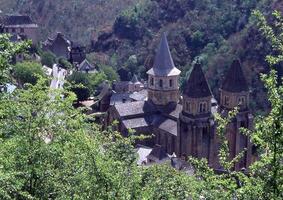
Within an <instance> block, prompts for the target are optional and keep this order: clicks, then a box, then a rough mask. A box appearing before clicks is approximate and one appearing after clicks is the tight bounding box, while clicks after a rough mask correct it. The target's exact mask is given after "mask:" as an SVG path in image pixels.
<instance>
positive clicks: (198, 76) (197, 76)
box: [184, 64, 212, 98]
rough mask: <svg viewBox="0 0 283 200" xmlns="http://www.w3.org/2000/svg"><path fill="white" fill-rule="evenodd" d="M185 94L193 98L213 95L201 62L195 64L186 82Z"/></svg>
mask: <svg viewBox="0 0 283 200" xmlns="http://www.w3.org/2000/svg"><path fill="white" fill-rule="evenodd" d="M184 94H185V95H187V96H188V97H191V98H203V97H209V96H212V93H211V91H210V88H209V86H208V83H207V80H206V78H205V75H204V73H203V71H202V69H201V65H200V64H195V65H194V67H193V69H192V71H191V73H190V76H189V79H188V81H187V83H186V86H185V90H184Z"/></svg>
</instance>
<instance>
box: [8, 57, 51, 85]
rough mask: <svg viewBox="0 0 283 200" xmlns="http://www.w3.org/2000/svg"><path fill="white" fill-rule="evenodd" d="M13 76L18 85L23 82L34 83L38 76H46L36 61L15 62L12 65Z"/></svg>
mask: <svg viewBox="0 0 283 200" xmlns="http://www.w3.org/2000/svg"><path fill="white" fill-rule="evenodd" d="M13 75H14V78H15V79H16V80H17V82H18V84H19V85H23V84H25V83H30V84H33V85H34V84H36V82H37V80H38V77H39V76H42V77H44V76H46V74H45V72H44V70H43V68H42V66H41V65H40V64H39V63H36V62H30V61H28V62H22V63H17V64H16V65H15V67H14V73H13Z"/></svg>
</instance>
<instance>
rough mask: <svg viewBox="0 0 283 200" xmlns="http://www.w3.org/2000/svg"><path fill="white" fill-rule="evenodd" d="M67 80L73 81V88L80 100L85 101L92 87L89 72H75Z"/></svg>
mask: <svg viewBox="0 0 283 200" xmlns="http://www.w3.org/2000/svg"><path fill="white" fill-rule="evenodd" d="M67 80H68V81H69V82H70V83H71V90H72V91H73V92H74V93H75V94H76V95H77V100H78V101H83V100H86V99H88V98H89V97H90V95H91V93H92V89H91V83H90V79H89V76H88V74H86V73H81V72H74V73H73V74H72V75H71V76H69V77H68V79H67Z"/></svg>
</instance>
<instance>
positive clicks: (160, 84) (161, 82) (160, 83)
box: [159, 79, 163, 88]
mask: <svg viewBox="0 0 283 200" xmlns="http://www.w3.org/2000/svg"><path fill="white" fill-rule="evenodd" d="M159 87H161V88H162V87H163V80H162V79H160V80H159Z"/></svg>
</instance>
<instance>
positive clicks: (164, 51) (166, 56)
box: [147, 33, 181, 76]
mask: <svg viewBox="0 0 283 200" xmlns="http://www.w3.org/2000/svg"><path fill="white" fill-rule="evenodd" d="M180 73H181V71H180V70H178V69H177V68H176V67H175V64H174V62H173V59H172V56H171V53H170V49H169V45H168V41H167V37H166V34H165V33H163V35H162V39H161V42H160V46H159V49H158V52H157V54H156V56H155V60H154V64H153V68H151V69H150V70H149V71H148V72H147V74H150V75H154V76H177V75H179V74H180Z"/></svg>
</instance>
